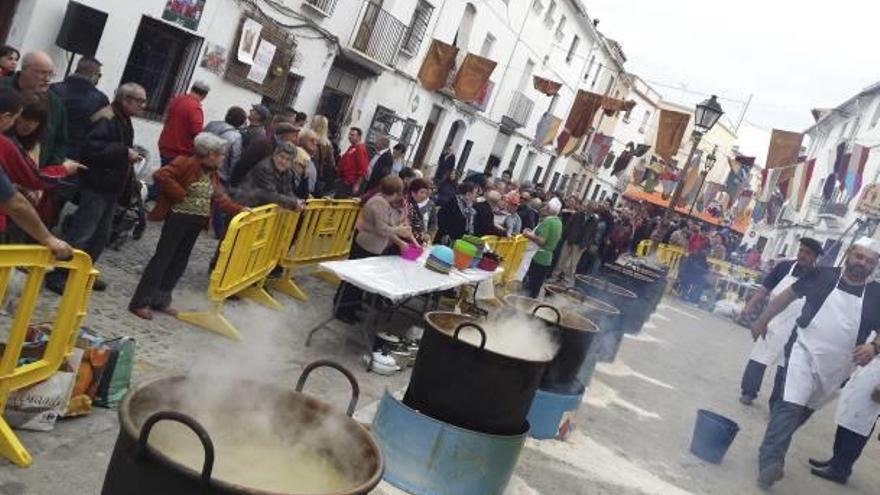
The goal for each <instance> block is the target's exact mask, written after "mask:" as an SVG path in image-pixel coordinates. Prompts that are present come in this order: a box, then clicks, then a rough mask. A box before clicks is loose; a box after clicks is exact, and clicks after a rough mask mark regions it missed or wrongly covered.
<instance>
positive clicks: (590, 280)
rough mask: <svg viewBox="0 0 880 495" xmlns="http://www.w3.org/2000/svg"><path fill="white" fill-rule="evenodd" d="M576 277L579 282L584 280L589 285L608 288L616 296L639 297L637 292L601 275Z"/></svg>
mask: <svg viewBox="0 0 880 495" xmlns="http://www.w3.org/2000/svg"><path fill="white" fill-rule="evenodd" d="M574 278H575V280H577V281H578V282H583V283H585V284H587V285H590V286H593V287H597V288H601V289H607V290H608V291H609V292H612V293H613V294H614V295H616V296H621V297H626V298H627V299H638V297H639V296H638V295H636V293H635V292H633V291H631V290H629V289H626V288H623V287H621V286H619V285H617V284H615V283H613V282H609V281H607V280H603V279H601V278H599V277H594V276H592V275H575V276H574ZM603 286H604V287H603Z"/></svg>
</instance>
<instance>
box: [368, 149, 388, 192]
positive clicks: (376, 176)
mask: <svg viewBox="0 0 880 495" xmlns="http://www.w3.org/2000/svg"><path fill="white" fill-rule="evenodd" d="M393 168H394V157H393V156H391V150H385V151H384V152H382V154H381V155H379V158H378V159H377V160H376V164H375V165H373V172H372V173H371V174H370V177H369V179H367V188H366V190H370V189H372V188H374V187H376V186H377V185H379V182H381V181H382V179H384V178H385V177H386V176H387V175H390V174H391V170H392V169H393Z"/></svg>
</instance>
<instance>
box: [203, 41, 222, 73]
mask: <svg viewBox="0 0 880 495" xmlns="http://www.w3.org/2000/svg"><path fill="white" fill-rule="evenodd" d="M199 65H200V66H201V67H202V68H203V69H205V70H207V71H208V72H211V73H212V74H216V75H218V76H222V75H223V73H224V72H225V71H226V47H225V46H223V45H218V44H215V43H210V42H208V43H205V54H204V55H203V56H202V61H201V63H200V64H199Z"/></svg>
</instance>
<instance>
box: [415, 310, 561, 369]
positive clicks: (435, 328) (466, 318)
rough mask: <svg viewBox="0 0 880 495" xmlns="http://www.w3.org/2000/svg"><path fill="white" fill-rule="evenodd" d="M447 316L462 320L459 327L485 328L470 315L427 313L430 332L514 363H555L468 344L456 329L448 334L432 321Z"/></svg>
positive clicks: (447, 312)
mask: <svg viewBox="0 0 880 495" xmlns="http://www.w3.org/2000/svg"><path fill="white" fill-rule="evenodd" d="M447 315H449V316H455V317H458V318H461V321H460V322H459V325H460V324H461V323H471V324H474V325H476V326H478V327H480V328H481V329H482V328H483V325H481V324H480V323H481V321H480V320H478V319H476V318H473V317H471V316H468V315H463V314H461V313H455V312H452V311H429V312H427V313H425V316H424V318H425V322H426V323H428V327H429V330H432V331H435V332H440V333H441V334H443V335H444V336H445V337H448V338H450V339H452V340H455V341H456V342H460V343H462V344H465V345H467V346H470V347H473V348H474V350H477V351H480V352H488V353H490V354H494V355H495V356H498V357H500V358H503V359H512V360H514V361H523V362H526V363H535V364H541V363H549V362H550V361H553V357H550V358H549V359H530V358H527V357H522V356H511V355H510V354H505V353H502V352H498V351H494V350H492V349H490V348H489V347H483V348H482V349H481V348H480V346H479V345H475V344H472V343H471V342H468V341H466V340H462V339H456V338H455V337H454V336H453V332H455V328H452V329H450V330H449V331H448V332H447V331H446V330H444V329H441V328H440V326H439V325H437V323H435V322H433V321H431V319H432V317H434V316H447ZM482 323H486V322H485V321H483V322H482ZM457 327H458V325H456V328H457ZM416 359H418V358H416Z"/></svg>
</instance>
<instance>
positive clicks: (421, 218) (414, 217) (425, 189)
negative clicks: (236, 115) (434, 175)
mask: <svg viewBox="0 0 880 495" xmlns="http://www.w3.org/2000/svg"><path fill="white" fill-rule="evenodd" d="M407 189H408V194H407V197H406V214H407V218H408V220H409V225H410V228H411V229H412V234H413V237H414V238H415V239H416V240H417V241H419V242H420V243H421V244H429V243H430V242H431V236H430V234H428V223H427V222H426V215H425V213H426V212H425V211H424V209H423V207H422V205H425V207H424V208H429V207H431V206H430V205H428V204H426V202H427V201H429V200H430V197H431V182H430V181H428V180H425V179H413V180H412V182H410V183H409V187H408V188H407Z"/></svg>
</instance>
